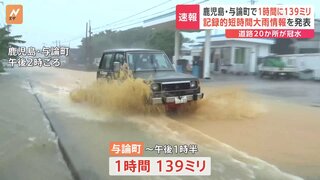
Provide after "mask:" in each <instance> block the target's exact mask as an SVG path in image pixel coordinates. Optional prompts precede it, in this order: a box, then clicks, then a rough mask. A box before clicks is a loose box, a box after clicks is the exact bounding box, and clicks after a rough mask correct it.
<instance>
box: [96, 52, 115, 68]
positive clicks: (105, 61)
mask: <svg viewBox="0 0 320 180" xmlns="http://www.w3.org/2000/svg"><path fill="white" fill-rule="evenodd" d="M112 56H113V53H106V54H104V55H103V57H102V61H101V64H100V66H99V68H100V69H110V67H111V61H112Z"/></svg>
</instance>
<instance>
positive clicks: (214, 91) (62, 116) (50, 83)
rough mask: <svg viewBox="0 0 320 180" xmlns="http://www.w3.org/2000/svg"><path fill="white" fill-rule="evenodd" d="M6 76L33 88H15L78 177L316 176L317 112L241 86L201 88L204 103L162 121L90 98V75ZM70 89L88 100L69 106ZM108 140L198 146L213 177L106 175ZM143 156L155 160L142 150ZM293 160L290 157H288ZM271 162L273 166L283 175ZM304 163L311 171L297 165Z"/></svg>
mask: <svg viewBox="0 0 320 180" xmlns="http://www.w3.org/2000/svg"><path fill="white" fill-rule="evenodd" d="M10 73H11V75H12V76H18V77H20V78H21V79H24V80H25V82H26V84H27V82H30V83H31V84H32V87H27V86H26V85H25V84H21V86H25V88H26V89H27V90H28V91H30V92H32V93H35V94H37V95H38V96H39V99H40V101H41V104H42V105H43V108H44V111H45V112H46V113H47V114H48V117H49V118H50V121H51V123H52V125H53V126H54V127H55V130H56V133H57V135H58V137H59V139H60V141H61V143H62V145H63V146H64V147H65V149H66V152H67V154H68V156H69V157H70V161H72V164H73V165H74V168H75V170H76V171H77V173H78V175H79V176H80V177H81V179H93V180H95V179H272V180H274V179H275V180H276V179H279V180H285V179H300V178H299V177H298V176H296V175H301V176H303V177H307V178H308V179H316V178H317V177H320V175H319V174H318V172H316V168H317V167H318V166H317V165H319V163H320V160H319V155H317V154H316V152H319V151H317V150H320V147H319V144H320V143H319V140H318V139H315V137H319V136H318V135H319V132H320V131H319V127H320V126H319V125H320V124H319V122H318V121H317V118H318V117H320V116H319V115H320V113H319V109H316V108H309V107H302V106H299V105H292V104H288V103H285V102H279V101H274V100H268V99H269V98H266V97H262V96H258V95H253V94H248V93H247V92H246V91H245V90H243V89H242V88H240V87H233V86H232V87H230V86H228V87H220V88H217V87H209V86H206V84H202V86H204V87H205V88H204V91H205V93H206V99H205V100H204V101H202V102H200V103H197V104H193V105H191V106H190V107H187V108H186V109H183V110H182V111H181V112H180V114H178V115H177V116H173V117H171V116H170V117H169V116H167V115H166V114H165V113H162V112H161V111H157V113H154V111H150V110H147V111H145V109H146V108H145V107H143V108H141V106H137V107H135V108H136V109H134V111H129V110H132V107H133V105H134V104H130V103H127V102H121V103H119V104H117V103H116V102H112V101H111V102H112V103H110V104H104V103H103V102H104V101H102V102H101V101H100V100H101V99H103V98H107V99H104V100H114V99H117V98H116V95H122V93H123V94H127V93H128V91H126V90H123V92H117V93H114V94H112V92H111V91H110V92H109V93H108V94H105V95H102V94H101V92H102V91H100V90H101V89H98V93H97V91H95V90H94V88H91V89H90V87H92V85H91V84H92V83H93V82H94V81H95V73H88V72H80V71H72V70H66V69H54V68H48V69H44V68H42V69H41V68H32V69H30V68H29V69H18V70H13V71H12V72H10ZM88 87H89V88H88ZM139 87H140V88H141V85H139V86H138V87H137V88H139ZM120 88H121V87H120ZM130 88H132V87H131V86H130ZM75 89H82V90H83V91H82V93H85V94H86V93H89V94H91V96H86V98H81V96H80V99H79V96H77V98H76V99H77V100H78V101H77V102H75V101H72V99H71V98H70V93H71V92H73V91H74V90H75ZM130 90H131V89H130ZM141 92H145V91H141V90H137V91H136V93H138V94H134V93H132V92H131V94H134V96H133V97H134V98H139V93H141ZM108 95H109V96H108ZM110 95H111V96H110ZM110 97H112V98H110ZM126 100H128V99H126ZM134 100H135V99H131V100H130V99H129V102H131V103H132V102H133V101H134ZM123 101H125V99H123ZM79 102H81V103H79ZM114 103H115V105H114ZM112 105H114V106H115V107H113V106H112ZM125 105H127V106H125ZM119 107H123V108H122V109H119ZM117 109H118V111H116V110H117ZM291 111H292V112H291ZM289 115H290V116H289ZM301 119H305V120H304V121H301ZM303 122H307V123H303ZM299 138H303V139H299ZM298 139H299V140H298ZM110 141H143V142H144V143H145V146H149V147H152V146H154V145H155V144H172V145H174V144H191V143H192V144H193V143H195V144H198V148H199V154H197V156H208V157H211V158H212V167H211V169H212V172H211V174H212V176H211V177H110V176H108V143H109V142H110ZM228 144H229V145H228ZM230 145H231V146H230ZM301 146H302V147H301ZM303 147H305V148H303ZM238 149H239V150H238ZM303 149H304V150H303ZM240 150H241V151H240ZM247 153H248V154H249V155H248V154H247ZM145 156H157V154H155V153H152V152H149V153H145ZM292 156H296V157H295V158H290V157H292ZM261 159H263V160H266V161H268V162H266V161H263V160H261ZM299 159H300V160H299ZM270 163H271V164H270ZM286 163H287V164H286ZM272 164H277V166H278V165H280V168H281V170H283V171H281V170H279V169H278V167H279V166H278V167H277V166H275V165H272ZM308 165H309V166H312V165H313V166H312V167H310V168H309V167H304V166H308ZM294 168H296V169H297V170H296V171H295V170H294ZM301 168H304V169H303V170H301ZM299 170H300V171H299ZM307 170H309V171H307ZM301 171H303V172H305V173H302V172H301ZM286 172H290V173H286ZM291 174H294V175H291Z"/></svg>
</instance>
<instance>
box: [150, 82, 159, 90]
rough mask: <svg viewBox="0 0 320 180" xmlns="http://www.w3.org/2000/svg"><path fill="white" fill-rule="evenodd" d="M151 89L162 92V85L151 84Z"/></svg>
mask: <svg viewBox="0 0 320 180" xmlns="http://www.w3.org/2000/svg"><path fill="white" fill-rule="evenodd" d="M151 89H152V90H153V91H159V90H160V85H159V84H158V83H152V84H151Z"/></svg>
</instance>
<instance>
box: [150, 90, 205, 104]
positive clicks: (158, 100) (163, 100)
mask: <svg viewBox="0 0 320 180" xmlns="http://www.w3.org/2000/svg"><path fill="white" fill-rule="evenodd" d="M203 96H204V94H203V93H197V94H191V95H185V97H186V98H187V101H188V102H189V101H196V100H198V99H202V98H203ZM176 98H179V96H171V97H155V98H152V99H151V101H152V104H167V103H175V99H176Z"/></svg>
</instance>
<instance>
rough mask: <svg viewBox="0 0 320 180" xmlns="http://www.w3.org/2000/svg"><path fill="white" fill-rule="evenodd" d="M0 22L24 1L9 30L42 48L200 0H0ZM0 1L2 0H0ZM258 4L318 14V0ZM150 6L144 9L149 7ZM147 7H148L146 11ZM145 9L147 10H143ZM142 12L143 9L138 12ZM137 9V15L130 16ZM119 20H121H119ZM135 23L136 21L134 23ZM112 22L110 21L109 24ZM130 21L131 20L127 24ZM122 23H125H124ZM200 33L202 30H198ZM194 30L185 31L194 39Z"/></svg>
mask: <svg viewBox="0 0 320 180" xmlns="http://www.w3.org/2000/svg"><path fill="white" fill-rule="evenodd" d="M2 1H3V5H2V4H0V9H2V10H1V11H0V16H1V18H0V26H4V22H5V19H4V15H5V6H6V5H8V4H21V5H23V8H24V9H23V11H24V17H23V24H20V25H13V26H12V28H11V32H12V34H15V35H18V34H21V35H23V40H25V41H27V43H26V44H25V46H27V47H29V46H33V47H37V48H41V47H42V46H55V45H56V41H60V43H61V45H64V46H70V47H77V46H78V45H80V44H81V42H80V40H81V37H84V36H85V30H86V22H88V21H89V20H90V21H91V26H92V29H93V33H99V32H100V31H103V30H106V29H110V28H111V29H117V30H118V29H122V30H123V29H126V28H130V27H133V26H139V25H141V22H142V21H143V20H145V19H148V18H151V17H154V16H158V15H161V14H164V13H167V12H171V11H174V10H175V6H176V5H177V4H184V3H188V2H189V4H195V3H198V2H201V1H202V0H134V1H132V0H90V1H85V0H9V1H6V0H2ZM0 2H1V0H0ZM206 3H208V4H219V5H223V4H239V5H245V4H248V5H249V4H250V1H249V0H209V1H208V2H206ZM256 4H257V5H265V4H268V5H270V4H274V5H276V4H283V5H312V6H314V8H315V15H316V18H319V15H320V6H319V5H318V4H319V0H303V1H301V0H258V1H257V2H256ZM150 8H151V10H147V9H150ZM146 10H147V11H146ZM142 11H146V12H142ZM141 12H142V13H141ZM137 13H141V14H138V15H136V16H133V15H135V14H137ZM118 20H122V21H120V22H118V23H115V22H117V21H118ZM133 23H136V24H133ZM110 24H111V25H110ZM130 24H133V25H131V26H130ZM123 26H125V27H123ZM200 34H202V33H200ZM198 35H199V34H197V33H184V36H187V37H189V38H191V39H195V37H196V36H198Z"/></svg>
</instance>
